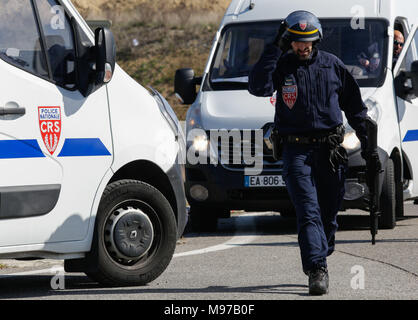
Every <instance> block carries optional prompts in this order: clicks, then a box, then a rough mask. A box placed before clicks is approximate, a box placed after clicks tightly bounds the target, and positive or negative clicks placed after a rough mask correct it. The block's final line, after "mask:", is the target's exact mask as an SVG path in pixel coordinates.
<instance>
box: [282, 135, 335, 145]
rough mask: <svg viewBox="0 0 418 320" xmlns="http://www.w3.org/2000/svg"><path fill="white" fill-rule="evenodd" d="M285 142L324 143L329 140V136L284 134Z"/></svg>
mask: <svg viewBox="0 0 418 320" xmlns="http://www.w3.org/2000/svg"><path fill="white" fill-rule="evenodd" d="M283 142H284V143H295V144H322V143H326V142H328V137H307V136H292V135H289V136H284V137H283Z"/></svg>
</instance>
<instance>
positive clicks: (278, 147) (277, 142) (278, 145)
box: [270, 129, 283, 161]
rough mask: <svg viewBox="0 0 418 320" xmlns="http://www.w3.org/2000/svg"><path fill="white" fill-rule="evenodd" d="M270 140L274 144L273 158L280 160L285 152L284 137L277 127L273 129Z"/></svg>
mask: <svg viewBox="0 0 418 320" xmlns="http://www.w3.org/2000/svg"><path fill="white" fill-rule="evenodd" d="M270 142H271V144H272V146H273V158H274V160H276V161H279V160H280V159H281V157H282V153H283V139H282V137H281V136H280V135H279V131H278V130H277V129H273V131H272V132H271V136H270Z"/></svg>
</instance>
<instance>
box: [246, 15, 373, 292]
mask: <svg viewBox="0 0 418 320" xmlns="http://www.w3.org/2000/svg"><path fill="white" fill-rule="evenodd" d="M321 39H322V28H321V24H320V22H319V20H318V18H317V17H315V16H314V15H313V14H312V13H310V12H307V11H296V12H293V13H291V14H290V15H289V16H288V17H287V18H286V19H285V20H284V21H283V23H282V24H281V27H280V30H279V34H278V36H277V38H276V40H275V41H274V43H272V44H269V45H267V46H266V48H265V50H264V53H263V54H262V56H261V58H260V60H259V61H258V62H257V63H256V65H255V66H254V68H253V69H252V71H251V72H250V75H249V88H248V89H249V92H250V93H251V94H253V95H256V96H262V97H267V96H271V95H272V94H273V93H274V92H275V91H277V102H276V114H275V130H276V131H277V132H278V134H279V136H280V137H281V140H282V144H283V151H282V157H283V163H284V168H283V177H284V180H285V182H286V186H287V189H288V192H289V195H290V198H291V200H292V202H293V204H294V207H295V209H296V215H297V230H298V242H299V247H300V252H301V258H302V267H303V271H304V272H305V274H307V275H308V276H309V293H310V294H313V295H321V294H325V293H327V292H328V284H329V278H328V270H327V256H329V255H331V254H332V252H333V251H334V246H335V233H336V231H337V227H338V225H337V213H338V211H339V208H340V205H341V202H342V199H343V196H344V193H345V190H344V182H345V173H346V170H347V154H346V151H345V150H344V148H343V147H342V146H341V145H340V144H341V143H342V142H343V139H344V128H343V126H342V124H343V117H342V112H341V110H343V111H344V112H345V115H346V117H347V119H348V122H349V124H350V126H351V127H352V128H354V130H355V131H356V134H357V136H358V137H359V139H360V141H361V143H362V148H365V146H366V144H367V132H366V127H365V119H366V117H367V109H366V107H365V105H364V103H363V101H362V99H361V94H360V89H359V87H358V84H357V83H356V81H355V79H354V78H353V77H352V75H351V74H350V73H349V72H348V71H347V69H346V67H345V66H344V64H343V63H342V62H341V60H339V59H338V58H337V57H335V56H334V55H332V54H330V53H327V52H324V51H321V50H318V49H317V48H316V44H317V43H319V42H320V41H321ZM363 150H364V149H363ZM377 161H378V160H377Z"/></svg>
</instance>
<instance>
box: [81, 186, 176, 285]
mask: <svg viewBox="0 0 418 320" xmlns="http://www.w3.org/2000/svg"><path fill="white" fill-rule="evenodd" d="M139 220H142V221H139ZM115 221H118V222H115ZM135 223H136V225H135ZM151 226H152V227H151ZM129 228H131V229H129ZM133 228H135V230H134V229H133ZM146 228H148V229H147V230H146V231H149V232H148V233H147V234H146V235H145V236H144V234H145V233H146V232H145V231H143V230H144V229H146ZM130 230H131V231H130ZM132 230H133V231H132ZM136 230H139V231H136ZM151 230H152V231H151ZM113 231H114V234H113ZM129 232H131V233H130V236H128V233H129ZM112 234H113V236H111V235H112ZM137 234H140V236H139V237H136V235H137ZM150 234H152V235H153V236H152V237H150ZM121 235H122V237H123V239H122V240H121V239H117V238H118V237H119V238H120V237H121ZM132 239H135V240H132ZM130 240H132V241H135V243H132V245H131V246H128V245H127V243H128V244H129V241H130ZM147 241H148V242H147ZM176 241H177V223H176V219H175V216H174V213H173V210H172V208H171V206H170V203H169V202H168V200H167V199H166V198H165V197H164V196H163V194H162V193H161V192H159V191H158V190H157V189H155V188H154V187H152V186H151V185H148V184H146V183H143V182H140V181H136V180H120V181H117V182H114V183H111V184H110V185H108V186H107V187H106V189H105V191H104V193H103V196H102V199H101V202H100V205H99V210H98V213H97V217H96V223H95V231H94V237H93V243H92V249H91V251H90V253H88V255H87V256H86V259H85V261H86V269H87V270H88V271H86V274H87V275H88V276H89V277H90V278H92V279H93V280H95V281H98V282H99V283H101V284H103V285H106V286H142V285H146V284H147V283H149V282H151V281H153V280H155V279H156V278H157V277H159V276H160V275H161V274H162V273H163V272H164V271H165V269H166V268H167V266H168V265H169V263H170V261H171V259H172V257H173V254H174V250H175V247H176ZM144 243H146V244H144ZM128 247H129V248H130V250H131V249H132V248H133V249H132V250H133V253H132V254H131V255H128V256H125V254H127V252H128ZM143 247H146V248H148V249H147V251H146V252H145V249H144V248H143ZM138 248H140V249H138ZM135 250H137V251H135ZM131 252H132V251H129V253H131ZM135 255H137V256H135ZM122 256H123V257H122ZM132 257H133V258H132Z"/></svg>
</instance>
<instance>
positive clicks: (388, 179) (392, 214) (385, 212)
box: [379, 158, 396, 229]
mask: <svg viewBox="0 0 418 320" xmlns="http://www.w3.org/2000/svg"><path fill="white" fill-rule="evenodd" d="M380 208H381V212H382V215H381V216H380V218H379V228H380V229H393V228H395V226H396V182H395V167H394V164H393V160H392V159H390V158H389V159H388V161H387V164H386V169H385V172H384V179H383V185H382V193H381V195H380Z"/></svg>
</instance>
